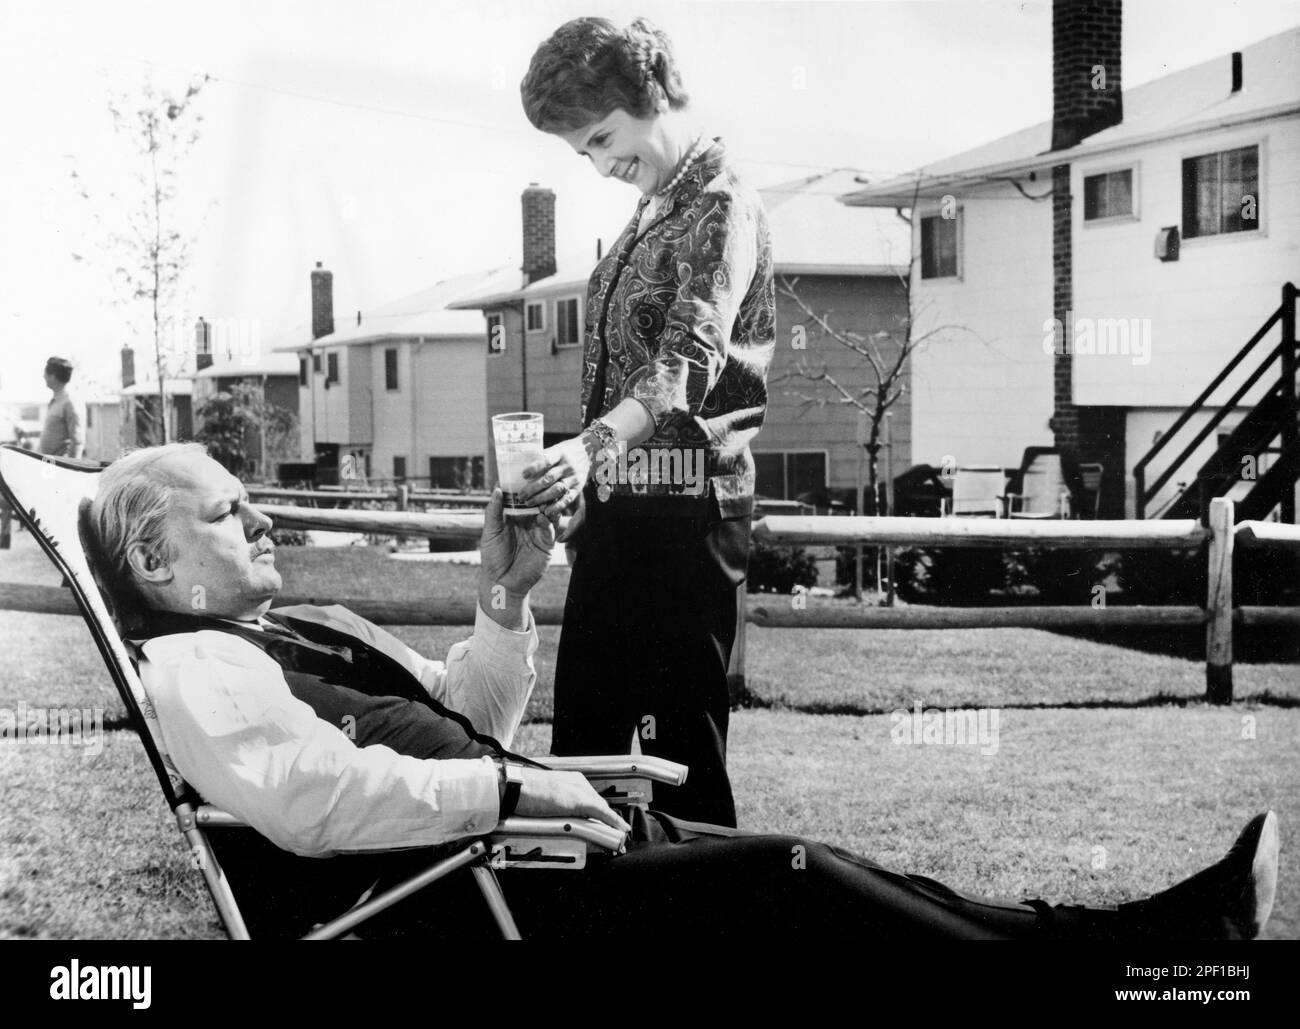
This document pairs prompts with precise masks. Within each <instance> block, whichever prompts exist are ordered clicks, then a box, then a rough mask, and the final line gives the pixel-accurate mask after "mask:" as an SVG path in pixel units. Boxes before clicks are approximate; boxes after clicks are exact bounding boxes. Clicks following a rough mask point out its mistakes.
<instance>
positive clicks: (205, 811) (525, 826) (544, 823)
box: [177, 804, 626, 853]
mask: <svg viewBox="0 0 1300 1029" xmlns="http://www.w3.org/2000/svg"><path fill="white" fill-rule="evenodd" d="M177 817H178V818H180V817H184V816H182V815H178V816H177ZM193 817H194V822H195V823H196V825H197V826H198V827H199V828H204V829H239V828H246V827H247V825H248V823H247V822H244V821H241V820H240V819H238V818H236V817H235V816H234V815H232V814H229V813H228V812H225V811H222V810H221V809H220V808H218V807H213V806H212V805H211V804H201V805H199V806H198V807H197V808H195V809H194V816H193ZM182 828H187V826H184V825H183V826H182ZM490 835H491V838H492V839H496V838H498V837H503V836H512V837H528V838H530V839H569V840H579V841H581V842H582V843H584V844H587V845H589V846H592V847H597V848H599V849H601V850H609V851H619V850H622V849H623V843H624V840H625V839H626V834H625V833H624V832H623V831H622V830H620V829H615V828H614V827H613V826H612V825H606V824H605V823H604V822H597V821H595V820H594V819H590V818H520V817H518V816H515V817H511V818H505V819H502V820H501V821H500V822H498V823H497V827H496V828H495V829H493V830H492V832H491V834H490ZM393 849H394V850H410V849H413V848H409V847H394V848H393ZM358 853H369V852H367V851H360V852H358Z"/></svg>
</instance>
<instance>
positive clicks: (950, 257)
mask: <svg viewBox="0 0 1300 1029" xmlns="http://www.w3.org/2000/svg"><path fill="white" fill-rule="evenodd" d="M956 274H957V219H956V218H944V217H942V216H941V215H937V214H936V215H933V216H932V217H929V218H922V219H921V278H923V279H946V278H953V277H955V276H956Z"/></svg>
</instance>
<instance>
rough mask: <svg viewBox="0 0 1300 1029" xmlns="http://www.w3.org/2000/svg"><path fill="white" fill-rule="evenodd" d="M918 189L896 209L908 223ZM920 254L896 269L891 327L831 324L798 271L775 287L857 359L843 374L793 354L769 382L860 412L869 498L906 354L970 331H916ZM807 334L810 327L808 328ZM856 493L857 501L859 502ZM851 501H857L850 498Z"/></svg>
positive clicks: (809, 401)
mask: <svg viewBox="0 0 1300 1029" xmlns="http://www.w3.org/2000/svg"><path fill="white" fill-rule="evenodd" d="M919 191H920V181H919V180H918V182H917V188H916V191H915V192H914V193H913V202H912V206H911V207H910V208H908V211H907V213H904V211H903V209H901V208H899V209H897V214H898V217H899V218H901V219H902V220H903V221H904V222H906V223H907V224H908V225H909V226H910V225H911V224H912V217H911V211H913V210H915V208H916V199H917V196H918V194H919ZM917 260H919V257H915V256H914V257H912V258H911V259H910V260H909V263H908V269H907V272H906V273H901V272H900V273H899V274H898V281H899V284H900V286H901V288H902V290H903V292H904V295H905V296H906V297H907V313H906V314H905V315H902V316H900V317H899V318H898V319H897V322H898V324H897V325H896V326H895V327H894V328H893V329H885V330H881V331H879V332H875V333H872V334H871V335H869V336H864V335H862V334H861V333H857V332H852V331H850V330H848V329H845V328H836V327H835V326H834V325H832V324H831V321H830V317H829V315H828V314H827V313H824V312H820V311H817V310H815V309H814V308H813V307H812V305H811V304H809V303H808V302H807V301H806V300H805V299H804V298H803V297H801V296H800V295H799V291H798V284H799V277H798V276H795V277H794V278H790V277H789V276H785V275H782V276H780V277H779V280H778V282H777V285H776V288H777V293H778V294H779V295H780V296H783V297H785V298H786V299H788V300H789V301H790V302H791V303H792V304H794V306H795V307H796V308H797V309H798V311H799V313H800V314H801V315H802V321H801V322H798V323H796V324H801V325H802V326H803V327H804V329H805V330H809V329H814V328H815V329H816V330H817V331H818V332H819V333H820V334H821V335H822V336H823V337H825V338H826V339H828V340H830V341H831V342H832V343H834V344H835V345H836V346H839V347H843V348H845V349H846V350H849V351H851V352H852V353H853V354H854V355H855V356H856V358H857V359H858V360H857V361H856V362H855V363H854V364H853V365H852V369H851V372H850V374H849V376H848V377H845V376H844V375H842V374H841V375H835V374H832V373H831V371H830V370H829V369H828V367H827V363H826V359H825V358H824V357H821V358H819V359H817V360H816V361H815V362H814V360H812V359H811V358H810V357H809V356H800V357H799V358H797V359H796V361H795V365H794V367H793V368H791V369H789V370H787V371H785V372H783V373H781V374H780V375H777V376H775V377H774V378H773V380H772V381H773V382H774V383H777V384H790V383H796V382H798V383H806V384H807V385H808V386H809V387H811V389H807V388H803V389H787V390H786V391H785V393H786V395H787V396H793V397H797V398H799V399H800V400H801V401H802V405H801V406H803V407H805V408H807V407H827V406H847V407H852V408H853V409H855V410H857V411H859V412H861V414H862V415H863V416H864V418H865V420H866V423H867V439H866V441H865V443H864V447H865V449H866V451H867V486H868V489H869V490H870V495H871V497H872V498H873V503H874V500H875V498H876V497H877V495H878V494H877V488H878V483H879V455H880V450H881V447H882V445H883V442H882V439H881V436H882V433H883V430H884V425H885V416H886V415H887V414H888V413H889V411H890V409H891V408H893V407H894V406H895V405H896V404H897V403H898V401H899V400H901V399H902V397H903V396H904V395H905V394H906V392H907V389H908V378H909V372H910V367H909V359H910V358H911V357H912V355H913V354H914V353H916V352H917V351H918V350H919V349H921V348H922V347H924V346H926V345H927V344H928V343H929V342H931V341H932V340H935V339H937V338H942V337H943V336H944V335H946V334H947V333H950V332H967V333H970V332H972V330H971V329H968V328H966V327H965V326H961V325H949V324H940V325H934V326H932V327H929V328H927V329H925V330H924V331H918V329H917V325H918V322H921V321H922V317H921V316H922V315H923V314H924V312H925V310H926V309H927V308H928V306H929V305H920V306H918V305H917V304H916V302H915V300H914V298H913V296H912V292H911V288H910V283H911V272H912V268H913V265H914V263H915V262H916V261H917ZM809 334H810V335H811V333H809ZM861 502H862V501H861V499H859V500H858V501H857V503H861ZM855 506H856V504H855Z"/></svg>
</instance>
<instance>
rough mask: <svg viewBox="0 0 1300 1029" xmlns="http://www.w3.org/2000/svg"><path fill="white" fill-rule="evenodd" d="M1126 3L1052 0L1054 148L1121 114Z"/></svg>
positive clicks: (1075, 140)
mask: <svg viewBox="0 0 1300 1029" xmlns="http://www.w3.org/2000/svg"><path fill="white" fill-rule="evenodd" d="M1122 6H1123V5H1122V3H1121V0H1087V2H1079V0H1053V3H1052V149H1053V150H1065V149H1066V148H1068V147H1072V146H1074V145H1075V144H1076V143H1078V142H1079V141H1080V140H1083V139H1086V138H1087V137H1088V136H1091V135H1092V134H1093V133H1094V132H1100V131H1101V130H1102V129H1106V128H1109V127H1110V126H1112V125H1116V124H1118V123H1119V122H1120V121H1121V120H1123V117H1124V103H1123V94H1122V92H1121V90H1120V29H1121V25H1122V20H1123V19H1122V11H1121V8H1122Z"/></svg>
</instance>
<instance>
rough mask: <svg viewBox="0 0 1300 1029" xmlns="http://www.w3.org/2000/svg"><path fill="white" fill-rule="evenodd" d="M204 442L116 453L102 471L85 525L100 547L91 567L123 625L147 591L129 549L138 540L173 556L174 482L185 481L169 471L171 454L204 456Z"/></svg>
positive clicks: (161, 556)
mask: <svg viewBox="0 0 1300 1029" xmlns="http://www.w3.org/2000/svg"><path fill="white" fill-rule="evenodd" d="M207 453H208V448H207V447H205V446H204V445H203V444H202V443H167V444H165V445H163V446H159V447H144V448H142V449H140V450H133V451H131V453H129V454H126V455H125V456H123V457H120V458H118V459H117V460H116V461H114V462H113V463H112V464H111V465H109V466H108V467H107V468H106V469H104V471H103V472H102V473H101V475H100V480H99V490H98V491H97V492H96V494H95V499H94V500H93V501H91V504H90V512H89V517H88V525H87V529H88V531H89V533H90V535H91V537H92V543H93V546H94V550H95V551H96V553H95V554H94V555H93V558H94V559H93V560H92V562H91V570H92V571H93V572H94V574H95V579H96V581H97V582H98V583H99V589H100V592H101V593H103V594H104V597H105V599H106V600H107V601H108V602H109V606H110V608H111V609H112V611H113V616H114V618H116V619H117V622H118V626H119V628H123V629H125V628H127V627H129V626H132V625H133V623H134V622H135V621H136V619H137V617H138V615H139V613H140V611H139V608H141V607H142V606H144V599H145V598H144V596H143V595H142V593H141V591H140V586H139V584H138V583H137V582H136V579H135V573H134V572H132V570H131V565H130V562H129V561H128V560H127V555H128V554H129V553H130V551H131V548H132V547H134V546H136V545H137V544H139V545H140V546H142V547H143V548H144V550H145V552H146V553H148V554H150V555H152V556H153V557H154V558H156V559H157V560H159V561H161V562H164V563H166V562H170V561H171V560H172V559H173V558H174V556H175V555H174V553H173V549H172V541H171V540H170V539H169V538H168V535H167V519H168V516H169V515H170V514H171V508H172V497H173V496H174V491H175V489H176V487H178V486H182V485H184V484H185V482H184V480H182V479H180V478H177V477H176V476H174V475H173V474H171V472H169V471H168V469H167V467H166V465H167V462H168V460H169V459H170V458H173V457H189V458H195V457H206V456H207Z"/></svg>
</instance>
